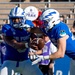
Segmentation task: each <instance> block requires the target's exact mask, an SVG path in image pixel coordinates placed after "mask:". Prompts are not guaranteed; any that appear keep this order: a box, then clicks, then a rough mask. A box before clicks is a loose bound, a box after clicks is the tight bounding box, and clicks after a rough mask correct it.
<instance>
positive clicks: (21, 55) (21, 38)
mask: <svg viewBox="0 0 75 75" xmlns="http://www.w3.org/2000/svg"><path fill="white" fill-rule="evenodd" d="M2 33H3V34H4V35H5V36H8V37H12V38H13V39H15V40H17V41H18V42H28V43H29V42H30V33H29V32H27V31H26V30H25V29H22V30H19V29H17V28H13V27H12V26H11V25H10V24H5V25H3V27H2ZM5 45H6V54H5V57H4V60H14V61H15V60H16V61H21V60H27V59H28V51H29V48H26V50H24V51H22V50H21V52H20V51H18V50H17V49H15V48H13V47H11V46H10V45H8V44H7V43H6V44H5Z"/></svg>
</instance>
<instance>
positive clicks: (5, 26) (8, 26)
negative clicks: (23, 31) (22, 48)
mask: <svg viewBox="0 0 75 75" xmlns="http://www.w3.org/2000/svg"><path fill="white" fill-rule="evenodd" d="M4 28H6V29H9V28H11V25H10V24H4V25H3V26H2V29H4Z"/></svg>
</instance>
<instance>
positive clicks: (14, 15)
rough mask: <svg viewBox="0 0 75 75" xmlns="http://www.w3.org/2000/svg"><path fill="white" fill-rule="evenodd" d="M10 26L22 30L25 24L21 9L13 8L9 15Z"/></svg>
mask: <svg viewBox="0 0 75 75" xmlns="http://www.w3.org/2000/svg"><path fill="white" fill-rule="evenodd" d="M9 20H10V25H11V26H13V27H14V28H23V27H24V26H23V25H24V23H25V13H24V11H23V9H22V8H20V7H15V8H13V9H11V11H10V14H9Z"/></svg>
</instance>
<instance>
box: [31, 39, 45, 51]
mask: <svg viewBox="0 0 75 75" xmlns="http://www.w3.org/2000/svg"><path fill="white" fill-rule="evenodd" d="M44 44H45V42H44V40H43V39H42V38H37V39H34V40H33V41H32V42H31V48H33V49H35V50H40V49H42V48H43V47H44Z"/></svg>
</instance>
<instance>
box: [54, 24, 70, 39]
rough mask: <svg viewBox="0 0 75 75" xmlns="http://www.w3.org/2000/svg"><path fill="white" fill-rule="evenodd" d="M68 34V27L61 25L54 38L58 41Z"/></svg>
mask: <svg viewBox="0 0 75 75" xmlns="http://www.w3.org/2000/svg"><path fill="white" fill-rule="evenodd" d="M68 32H69V29H68V27H67V26H66V25H64V26H63V25H61V26H60V27H58V28H57V29H56V34H55V37H56V39H57V40H58V39H60V38H62V37H64V36H66V35H68Z"/></svg>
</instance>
